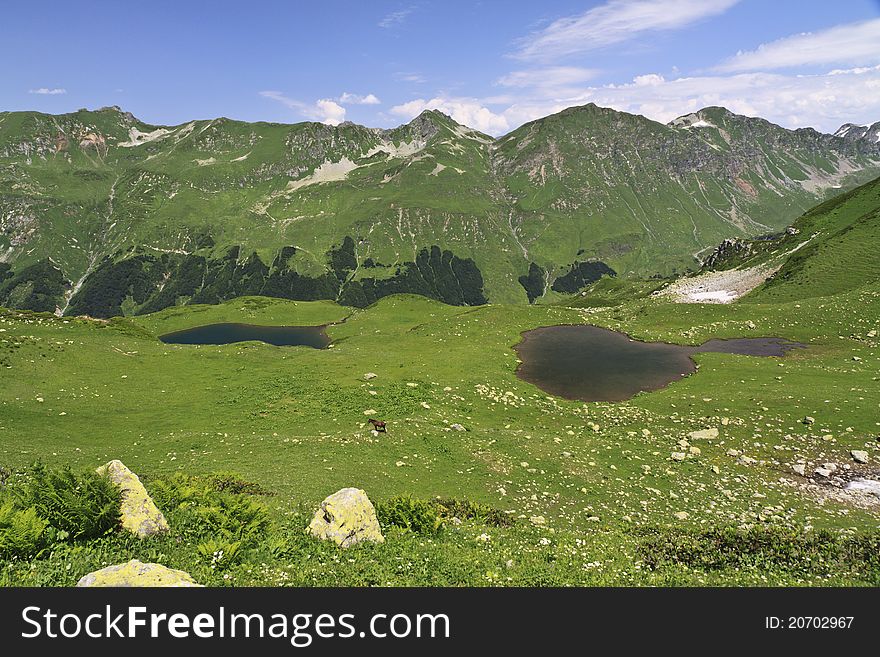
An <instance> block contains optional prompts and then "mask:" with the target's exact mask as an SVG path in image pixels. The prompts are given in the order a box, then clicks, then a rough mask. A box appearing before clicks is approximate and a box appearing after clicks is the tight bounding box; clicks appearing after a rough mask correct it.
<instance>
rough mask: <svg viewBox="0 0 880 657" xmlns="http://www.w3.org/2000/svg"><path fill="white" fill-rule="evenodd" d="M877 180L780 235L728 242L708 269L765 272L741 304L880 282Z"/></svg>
mask: <svg viewBox="0 0 880 657" xmlns="http://www.w3.org/2000/svg"><path fill="white" fill-rule="evenodd" d="M878 249H880V178H878V179H876V180H873V181H871V182H869V183H867V184H865V185H862V186H860V187H858V188H856V189H854V190H852V191H850V192H847V193H846V194H841V195H840V196H837V197H835V198H833V199H831V200H829V201H826V202H825V203H822V204H820V205H818V206H817V207H815V208H813V209H812V210H810V211H809V212H807V213H805V214H804V215H803V216H801V217H799V218H798V219H797V220H796V221H795V222H794V223H793V224H792V226H791V227H790V228H788V229H787V230H786V231H785V232H782V233H780V234H778V235H768V236H765V237H763V238H760V239H755V240H729V241H727V242H725V243H724V244H722V245H721V247H719V248H718V249H716V251H715V252H714V253H713V254H712V255H711V256H710V257H709V258H708V259H707V263H706V264H707V269H714V270H724V269H729V268H732V267H736V268H737V269H739V270H746V269H749V268H758V267H766V268H771V269H773V270H775V272H774V274H773V275H772V276H771V277H770V278H769V279H768V280H767V281H766V282H765V283H764V284H762V285H760V286H759V287H758V288H756V289H755V290H754V291H753V292H752V293H751V294H750V295H748V296H747V297H746V298H745V299H746V300H748V301H752V302H756V301H761V302H771V303H772V302H780V301H782V302H784V301H794V300H800V299H806V298H811V297H823V296H830V295H834V294H838V293H840V292H845V291H848V290H853V289H857V288H860V287H863V286H865V285H870V284H874V283H876V281H877V280H880V256H878Z"/></svg>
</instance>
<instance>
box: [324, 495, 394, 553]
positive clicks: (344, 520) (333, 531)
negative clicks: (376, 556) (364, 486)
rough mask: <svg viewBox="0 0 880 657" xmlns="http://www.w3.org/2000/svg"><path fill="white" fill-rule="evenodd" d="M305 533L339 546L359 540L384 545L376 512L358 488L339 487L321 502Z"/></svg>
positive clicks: (348, 544) (347, 545)
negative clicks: (339, 488) (307, 531)
mask: <svg viewBox="0 0 880 657" xmlns="http://www.w3.org/2000/svg"><path fill="white" fill-rule="evenodd" d="M309 533H310V534H312V536H317V537H318V538H321V539H324V540H327V541H333V542H334V543H336V544H337V545H339V546H341V547H349V546H350V545H354V544H355V543H358V542H360V541H374V542H376V543H383V542H385V538H384V537H383V536H382V530H381V529H380V528H379V520H378V519H377V518H376V509H374V508H373V503H372V502H370V499H369V498H368V497H367V494H366V493H365V492H364V491H362V490H361V489H359V488H343V489H342V490H339V491H337V492H335V493H333V495H330V496H329V497H328V498H326V499H325V500H324V501H323V502H321V506H320V507H319V508H318V510H317V511H316V512H315V517H314V518H312V522H311V523H310V524H309Z"/></svg>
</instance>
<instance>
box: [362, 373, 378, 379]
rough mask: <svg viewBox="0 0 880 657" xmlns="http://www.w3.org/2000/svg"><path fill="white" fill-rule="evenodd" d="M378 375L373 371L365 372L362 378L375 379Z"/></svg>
mask: <svg viewBox="0 0 880 657" xmlns="http://www.w3.org/2000/svg"><path fill="white" fill-rule="evenodd" d="M377 376H378V375H377V374H376V373H375V372H367V373H366V374H364V380H365V381H369V380H370V379H375V378H376V377H377Z"/></svg>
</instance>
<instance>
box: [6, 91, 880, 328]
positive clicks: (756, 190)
mask: <svg viewBox="0 0 880 657" xmlns="http://www.w3.org/2000/svg"><path fill="white" fill-rule="evenodd" d="M877 176H880V123H877V124H874V125H872V126H855V125H853V124H845V125H844V126H842V127H841V128H840V129H839V130H838V131H837V132H836V133H835V134H834V135H829V134H823V133H820V132H818V131H816V130H813V129H811V128H803V129H798V130H788V129H785V128H782V127H780V126H778V125H775V124H773V123H770V122H769V121H766V120H763V119H760V118H750V117H745V116H740V115H736V114H733V113H731V112H730V111H728V110H726V109H724V108H721V107H709V108H705V109H702V110H700V111H698V112H695V113H692V114H687V115H684V116H681V117H679V118H677V119H675V120H673V121H671V122H670V123H669V124H662V123H658V122H656V121H652V120H650V119H647V118H645V117H642V116H638V115H633V114H627V113H624V112H618V111H615V110H612V109H607V108H602V107H598V106H596V105H593V104H590V105H585V106H581V107H572V108H569V109H566V110H564V111H562V112H559V113H558V114H554V115H551V116H547V117H544V118H541V119H538V120H536V121H532V122H530V123H527V124H525V125H523V126H521V127H520V128H518V129H516V130H514V131H513V132H511V133H509V134H507V135H504V136H502V137H500V138H497V139H496V138H493V137H490V136H488V135H486V134H483V133H480V132H478V131H476V130H472V129H470V128H468V127H466V126H463V125H461V124H459V123H457V122H455V121H454V120H453V119H451V118H450V117H449V116H446V115H444V114H442V113H440V112H438V111H433V110H429V111H425V112H423V113H422V114H421V115H419V116H418V117H416V118H415V119H413V120H412V121H411V122H409V123H407V124H405V125H402V126H400V127H398V128H394V129H390V130H384V129H376V128H367V127H364V126H360V125H356V124H353V123H349V122H346V123H342V124H340V125H338V126H329V125H324V124H320V123H298V124H291V125H288V124H275V123H245V122H241V121H234V120H231V119H226V118H219V119H212V120H199V121H191V122H188V123H186V124H183V125H178V126H155V125H148V124H145V123H143V122H141V121H139V120H138V119H137V118H135V117H134V116H133V115H132V114H130V113H127V112H124V111H122V110H120V109H119V108H117V107H110V108H103V109H101V110H97V111H87V110H80V111H78V112H74V113H71V114H62V115H48V114H41V113H37V112H4V113H0V305H4V306H9V307H17V308H26V309H32V310H42V311H54V312H57V313H60V314H61V313H63V314H69V315H71V314H73V315H77V314H88V315H92V316H97V317H109V316H113V315H120V314H138V313H145V312H152V311H156V310H159V309H161V308H164V307H168V306H171V305H176V304H183V303H217V302H219V301H222V300H225V299H228V298H231V297H234V296H241V295H250V294H262V295H266V296H276V297H283V298H291V299H305V300H311V299H334V300H337V301H340V302H341V303H345V304H348V305H354V306H361V307H363V306H366V305H369V304H370V303H372V302H374V301H376V300H377V299H378V298H381V297H383V296H386V295H388V294H393V293H396V292H412V293H417V294H423V295H425V296H428V297H432V298H435V299H439V300H441V301H444V302H447V303H452V304H458V305H475V304H481V303H486V302H493V303H527V302H538V301H547V300H553V299H555V298H558V297H559V296H560V295H564V294H568V293H572V292H576V291H578V290H580V289H582V288H583V287H584V286H586V285H589V284H590V283H592V282H594V281H595V280H597V279H598V278H599V277H601V276H604V275H617V276H621V277H640V278H648V277H667V276H671V275H675V274H680V273H683V272H686V271H688V270H692V269H695V268H699V267H700V266H701V264H702V261H703V259H704V258H705V257H706V256H708V255H709V254H710V253H711V252H712V250H713V249H714V248H715V247H716V246H717V245H718V244H719V243H721V242H722V241H723V240H725V239H730V238H739V239H746V238H753V237H756V236H772V235H774V234H776V233H780V232H782V231H783V230H784V229H785V228H786V227H787V226H789V225H790V224H791V223H792V222H793V221H794V220H795V219H796V218H797V217H798V216H799V215H801V214H802V213H803V212H804V211H806V210H807V209H809V208H811V207H813V206H815V205H816V204H818V203H820V202H823V201H826V200H827V199H829V198H832V197H834V196H835V195H837V194H840V193H842V192H845V191H847V190H849V189H852V188H854V187H856V186H857V185H860V184H862V183H865V182H867V181H869V180H871V179H874V178H876V177H877Z"/></svg>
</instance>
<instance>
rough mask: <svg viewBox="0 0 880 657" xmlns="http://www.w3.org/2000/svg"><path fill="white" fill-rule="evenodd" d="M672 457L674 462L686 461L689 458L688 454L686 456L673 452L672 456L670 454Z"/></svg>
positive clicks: (682, 453)
mask: <svg viewBox="0 0 880 657" xmlns="http://www.w3.org/2000/svg"><path fill="white" fill-rule="evenodd" d="M670 457H671V458H672V460H673V461H684V460H685V459H686V458H687V454H685V453H684V452H672V454H670Z"/></svg>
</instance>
